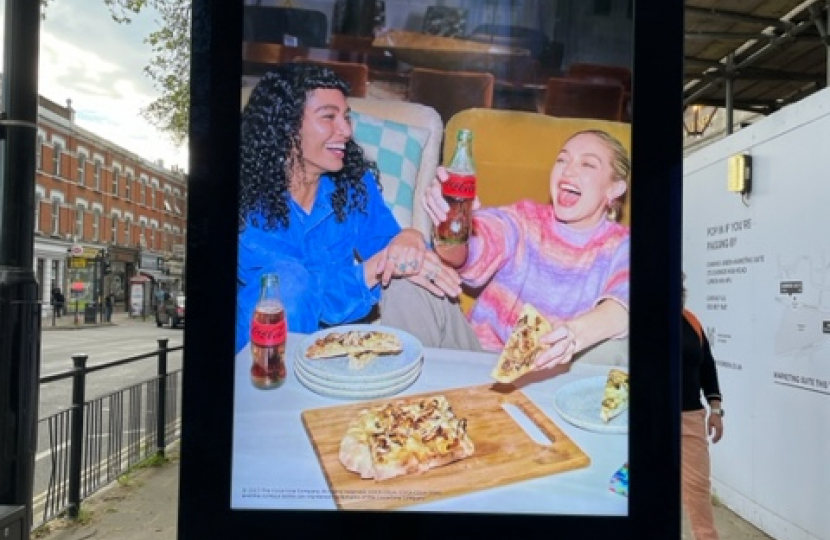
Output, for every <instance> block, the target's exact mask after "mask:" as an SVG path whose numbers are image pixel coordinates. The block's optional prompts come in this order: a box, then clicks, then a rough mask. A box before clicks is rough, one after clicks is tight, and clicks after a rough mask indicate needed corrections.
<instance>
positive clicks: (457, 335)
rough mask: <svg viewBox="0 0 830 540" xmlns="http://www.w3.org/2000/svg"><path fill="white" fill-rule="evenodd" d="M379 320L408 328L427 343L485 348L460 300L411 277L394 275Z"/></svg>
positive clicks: (443, 346)
mask: <svg viewBox="0 0 830 540" xmlns="http://www.w3.org/2000/svg"><path fill="white" fill-rule="evenodd" d="M379 322H380V324H383V325H385V326H391V327H393V328H400V329H401V330H404V331H406V332H409V333H410V334H412V335H414V336H415V337H417V338H418V339H419V340H420V341H421V343H423V344H424V346H425V347H440V348H443V349H466V350H471V351H480V350H482V348H481V344H480V343H479V341H478V337H477V336H476V334H475V332H474V331H473V327H472V326H471V325H470V323H469V322H468V321H467V318H466V317H465V316H464V313H463V312H462V311H461V307H460V306H459V305H458V303H457V302H452V301H450V300H449V299H447V298H439V297H437V296H435V295H433V294H432V293H431V292H429V291H427V290H426V289H424V288H423V287H419V286H418V285H415V284H414V283H412V282H411V281H409V280H408V279H393V280H392V281H391V282H390V283H389V286H388V287H386V288H385V289H384V290H383V294H382V295H381V300H380V321H379Z"/></svg>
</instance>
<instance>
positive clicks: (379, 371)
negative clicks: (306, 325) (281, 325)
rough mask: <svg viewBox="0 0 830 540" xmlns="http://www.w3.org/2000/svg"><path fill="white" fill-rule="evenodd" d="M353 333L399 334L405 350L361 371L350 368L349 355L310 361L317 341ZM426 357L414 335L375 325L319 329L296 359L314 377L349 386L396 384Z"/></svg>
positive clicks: (299, 347) (298, 352)
mask: <svg viewBox="0 0 830 540" xmlns="http://www.w3.org/2000/svg"><path fill="white" fill-rule="evenodd" d="M349 330H358V331H362V332H367V331H372V330H374V331H380V332H389V333H391V334H395V335H396V336H398V338H399V339H400V340H401V343H402V344H403V351H401V352H400V353H398V354H385V355H382V356H379V357H377V358H376V359H375V360H373V361H372V362H371V363H370V364H369V365H368V366H366V367H365V368H363V369H361V370H354V369H351V368H349V359H348V358H347V357H345V356H338V357H335V358H326V359H323V360H310V359H308V358H306V356H305V351H306V350H307V349H308V347H309V346H310V345H311V344H312V343H314V341H316V340H317V339H319V338H321V337H323V336H325V335H327V334H330V333H331V332H347V331H349ZM423 354H424V347H423V345H421V342H420V341H419V340H418V338H416V337H415V336H413V335H412V334H409V333H407V332H404V331H402V330H398V329H396V328H389V327H387V326H379V325H374V324H350V325H344V326H335V327H332V328H326V329H325V330H319V331H317V332H314V333H313V334H311V335H309V336H306V337H305V338H304V339H303V340H302V341H301V342H300V344H299V346H298V347H297V350H296V353H295V360H296V362H297V363H299V364H302V368H303V369H304V370H305V371H306V372H308V373H313V374H314V375H317V376H318V377H320V378H323V379H326V380H330V381H341V382H347V383H354V382H356V381H363V382H381V381H395V380H397V379H398V378H399V377H401V376H403V374H405V373H408V372H409V371H410V370H412V369H413V367H414V366H415V364H418V363H420V362H421V359H422V357H423Z"/></svg>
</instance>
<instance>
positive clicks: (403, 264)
mask: <svg viewBox="0 0 830 540" xmlns="http://www.w3.org/2000/svg"><path fill="white" fill-rule="evenodd" d="M404 271H406V263H401V264H399V265H398V272H404Z"/></svg>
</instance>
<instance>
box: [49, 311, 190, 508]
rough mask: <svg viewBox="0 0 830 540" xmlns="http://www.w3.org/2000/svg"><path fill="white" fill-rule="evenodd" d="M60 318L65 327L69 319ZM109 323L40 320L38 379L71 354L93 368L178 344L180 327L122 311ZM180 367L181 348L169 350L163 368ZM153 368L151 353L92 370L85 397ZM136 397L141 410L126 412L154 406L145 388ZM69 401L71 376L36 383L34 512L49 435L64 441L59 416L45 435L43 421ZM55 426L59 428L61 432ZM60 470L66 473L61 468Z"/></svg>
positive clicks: (60, 367)
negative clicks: (163, 343) (75, 325)
mask: <svg viewBox="0 0 830 540" xmlns="http://www.w3.org/2000/svg"><path fill="white" fill-rule="evenodd" d="M62 322H63V324H64V326H66V325H67V324H68V322H69V321H62ZM113 322H114V323H115V324H114V325H111V326H98V327H93V326H86V327H85V326H84V325H82V326H81V328H80V329H77V330H76V329H65V328H60V327H59V328H53V327H51V320H44V321H43V324H42V328H43V332H41V369H40V375H41V377H43V376H46V375H52V374H55V373H61V372H65V371H69V370H71V369H72V366H73V363H72V355H73V354H86V355H88V360H87V366H88V367H92V366H96V365H101V364H104V363H107V362H111V361H113V360H119V359H122V358H127V357H131V356H137V355H141V354H145V353H149V352H153V351H155V350H156V349H157V348H158V340H159V339H167V340H168V344H167V345H168V347H175V346H179V345H182V344H183V341H184V334H183V332H184V330H183V329H181V328H176V329H171V328H167V327H161V328H157V327H156V325H155V323H154V321H153V319H151V318H147V320H146V321H142V320H141V319H129V318H127V317H126V315H124V314H116V315H114V317H113ZM181 367H182V353H181V351H176V352H172V353H170V354H169V355H168V367H167V369H168V372H174V371H177V370H180V369H181ZM157 369H158V361H157V359H156V357H151V358H147V359H143V360H138V361H136V362H133V363H130V364H127V365H123V366H118V367H114V368H109V369H104V370H101V371H98V372H95V373H91V374H89V375H88V376H87V378H86V388H85V399H86V400H87V401H89V400H91V399H94V398H97V397H101V396H105V395H108V394H111V393H113V392H115V391H116V390H119V389H122V388H125V387H129V386H131V385H135V384H138V383H141V382H143V381H146V380H147V379H151V378H153V377H155V376H156V374H157ZM141 399H143V400H145V401H144V402H143V403H141V407H140V412H138V413H135V411H133V410H130V411H129V414H133V413H135V414H138V415H139V416H140V414H141V412H144V411H146V410H147V409H148V408H150V409H152V408H153V407H152V405H151V404H149V403H146V401H147V400H148V399H149V398H148V397H147V394H146V390H145V391H143V393H142V397H141ZM71 404H72V384H71V379H67V380H62V381H56V382H51V383H46V384H42V385H40V405H39V410H38V418H39V419H40V421H39V422H38V444H37V448H38V450H37V453H36V456H35V479H34V481H35V485H34V494H35V512H36V513H37V512H38V510H39V508H38V506H39V504H41V503H42V502H43V493H44V492H45V490H46V488H47V486H48V484H49V476H50V474H51V471H52V466H51V465H52V463H51V461H50V460H51V458H52V454H51V452H50V451H49V447H50V439H53V440H55V439H57V440H64V439H68V430H69V422H68V420H67V419H64V420H63V423H61V422H53V424H52V431H51V436H50V430H49V428H48V423H47V422H46V421H44V419H45V418H47V417H49V416H51V415H54V414H56V413H59V412H61V411H68V410H69V409H70V407H71ZM131 404H132V398H129V399H128V398H125V399H124V407H125V408H127V407H129V406H130V405H131ZM109 407H110V402H109V400H104V401H103V402H102V408H101V411H100V421H101V422H103V423H104V425H103V426H101V429H100V430H99V431H101V432H102V433H103V435H102V438H101V443H102V447H103V448H106V447H107V445H108V444H110V443H111V442H110V441H109V440H108V438H109V435H108V431H109V430H108V426H107V425H106V422H108V419H109ZM85 422H87V423H89V422H90V420H89V419H87V420H85ZM56 426H57V427H56ZM60 430H63V432H61V431H60ZM141 435H144V433H141ZM121 444H123V445H125V446H126V444H127V441H126V440H125V441H123V442H122V443H121ZM63 455H66V453H63ZM63 474H64V475H65V474H66V472H64V473H63ZM41 511H42V510H41ZM37 520H38V516H37V514H36V515H35V521H37Z"/></svg>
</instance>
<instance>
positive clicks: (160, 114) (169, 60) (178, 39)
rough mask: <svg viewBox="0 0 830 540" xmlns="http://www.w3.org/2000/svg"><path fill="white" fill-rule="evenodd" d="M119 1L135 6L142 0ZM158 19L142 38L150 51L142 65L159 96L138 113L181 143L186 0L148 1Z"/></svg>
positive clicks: (185, 118)
mask: <svg viewBox="0 0 830 540" xmlns="http://www.w3.org/2000/svg"><path fill="white" fill-rule="evenodd" d="M105 1H123V2H128V3H130V4H133V5H135V6H138V9H141V6H143V5H144V3H145V2H144V0H105ZM150 1H151V2H152V6H153V8H155V10H156V11H157V12H158V14H159V16H160V17H161V20H160V21H159V26H160V28H159V29H158V30H156V31H155V32H153V33H151V34H150V35H149V36H148V38H147V39H146V43H148V44H149V45H150V46H151V47H152V49H153V53H154V57H153V59H152V60H151V61H150V64H149V65H148V66H146V67H145V68H144V73H146V74H147V76H149V77H150V78H151V79H152V80H153V81H154V82H155V86H156V88H157V89H158V90H159V91H161V97H159V98H158V99H157V100H155V101H154V102H152V103H151V104H150V105H149V106H148V107H147V108H146V109H144V110H142V111H141V114H142V116H144V118H146V119H147V120H148V121H149V122H150V123H152V124H153V125H155V126H156V127H157V128H159V129H160V130H161V131H163V132H165V133H167V134H168V135H169V136H170V137H171V140H172V141H173V143H175V144H177V145H179V144H182V143H183V142H184V141H185V140H186V138H187V129H188V124H189V117H190V18H191V2H190V1H189V0H150Z"/></svg>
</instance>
